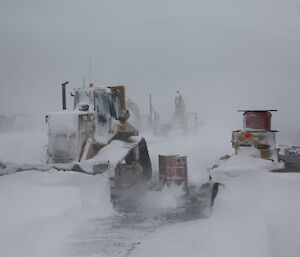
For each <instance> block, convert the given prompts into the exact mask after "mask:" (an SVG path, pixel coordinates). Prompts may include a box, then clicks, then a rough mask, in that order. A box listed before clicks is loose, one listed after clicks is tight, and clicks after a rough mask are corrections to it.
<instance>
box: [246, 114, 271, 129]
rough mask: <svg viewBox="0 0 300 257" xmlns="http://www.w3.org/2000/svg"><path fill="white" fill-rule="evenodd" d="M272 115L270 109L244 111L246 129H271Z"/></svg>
mask: <svg viewBox="0 0 300 257" xmlns="http://www.w3.org/2000/svg"><path fill="white" fill-rule="evenodd" d="M271 117H272V114H271V113H270V112H269V111H245V112H244V130H248V129H253V130H264V131H270V130H271Z"/></svg>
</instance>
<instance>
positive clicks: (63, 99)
mask: <svg viewBox="0 0 300 257" xmlns="http://www.w3.org/2000/svg"><path fill="white" fill-rule="evenodd" d="M68 84H69V81H66V82H64V83H62V84H61V87H62V88H61V89H62V109H63V110H66V109H67V104H66V102H67V101H66V85H68Z"/></svg>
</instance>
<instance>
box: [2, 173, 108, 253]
mask: <svg viewBox="0 0 300 257" xmlns="http://www.w3.org/2000/svg"><path fill="white" fill-rule="evenodd" d="M0 205H1V212H0V248H1V256H6V257H18V256H22V257H24V256H28V257H29V256H31V257H35V256H36V257H40V256H49V257H52V256H59V255H60V244H61V243H62V242H63V240H64V238H65V237H66V236H67V235H68V234H70V233H71V232H72V230H73V229H74V228H75V227H77V226H78V225H79V224H81V222H83V221H84V220H87V219H90V218H92V217H106V216H110V215H112V214H113V210H112V206H111V203H110V199H109V184H108V178H107V177H106V176H103V175H96V176H91V175H86V174H82V173H75V172H59V171H56V170H50V171H47V172H40V171H26V172H20V173H16V174H13V175H7V176H2V177H1V178H0ZM16 246H17V247H16Z"/></svg>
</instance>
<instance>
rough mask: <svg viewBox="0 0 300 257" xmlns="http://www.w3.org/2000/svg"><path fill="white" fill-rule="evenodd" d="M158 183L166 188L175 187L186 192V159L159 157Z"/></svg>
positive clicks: (174, 156)
mask: <svg viewBox="0 0 300 257" xmlns="http://www.w3.org/2000/svg"><path fill="white" fill-rule="evenodd" d="M159 181H160V182H161V183H163V184H166V185H167V186H168V187H169V186H171V185H177V186H183V187H184V189H185V190H187V186H188V178H187V157H186V156H179V155H159Z"/></svg>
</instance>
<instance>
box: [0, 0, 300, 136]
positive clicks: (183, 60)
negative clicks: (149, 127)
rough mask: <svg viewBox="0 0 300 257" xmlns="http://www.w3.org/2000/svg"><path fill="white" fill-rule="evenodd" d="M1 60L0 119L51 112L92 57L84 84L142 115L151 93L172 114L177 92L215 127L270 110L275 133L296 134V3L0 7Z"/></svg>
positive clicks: (13, 0)
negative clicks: (118, 88)
mask: <svg viewBox="0 0 300 257" xmlns="http://www.w3.org/2000/svg"><path fill="white" fill-rule="evenodd" d="M0 57H1V58H0V113H5V112H33V111H35V112H47V111H55V110H58V109H59V108H60V107H61V98H60V88H59V86H58V85H59V84H60V83H61V82H63V81H65V80H69V81H70V83H71V87H78V86H81V84H82V81H83V77H84V75H86V78H87V80H88V77H89V57H91V58H92V80H93V81H94V82H95V83H96V84H98V85H107V84H125V85H126V86H127V91H128V95H129V96H130V97H131V98H132V99H133V100H134V101H136V102H137V103H138V104H139V105H140V107H141V109H142V111H143V112H145V111H147V106H148V105H146V101H147V99H148V94H149V93H150V92H151V93H152V96H153V101H154V105H155V107H156V109H157V110H158V111H159V112H161V113H162V115H166V114H167V113H169V112H171V111H172V110H173V98H174V96H175V92H176V90H178V89H179V90H180V91H181V92H182V93H183V95H184V98H185V100H186V104H187V106H188V109H189V110H190V111H195V110H196V111H198V113H199V115H200V116H201V117H202V118H203V119H204V120H206V121H208V122H212V123H214V124H215V125H216V126H217V125H218V121H216V118H218V119H220V122H221V123H222V124H223V123H224V122H226V119H227V118H228V120H232V121H234V122H237V125H240V121H241V117H240V115H239V114H237V113H236V112H235V110H236V109H238V108H278V109H279V110H280V112H279V113H278V114H276V115H275V119H274V120H275V122H277V124H276V123H275V125H276V126H277V127H278V128H279V129H281V130H282V129H290V127H297V129H298V128H299V127H300V118H298V117H297V113H298V112H299V109H300V2H299V0H286V1H284V0H244V1H242V0H204V1H203V0H202V1H201V0H197V1H196V0H194V1H192V0H186V1H182V0H181V1H179V0H173V1H171V0H169V1H167V0H151V1H149V0H148V1H145V0H126V1H125V0H122V1H114V0H109V1H101V0H85V1H83V0H81V1H79V0H67V1H65V0H39V1H38V0H36V1H34V0H23V1H21V0H19V1H17V0H0ZM292 108H293V109H295V113H293V114H292V115H293V117H291V116H290V115H289V111H290V110H291V109H292ZM222 124H221V125H222ZM284 124H289V125H288V126H285V125H284ZM234 126H235V125H234Z"/></svg>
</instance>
